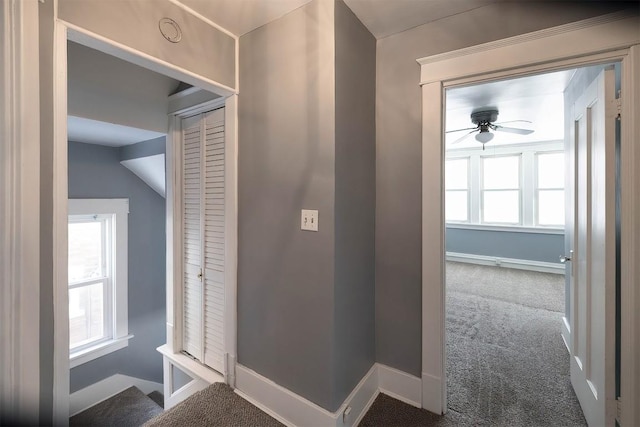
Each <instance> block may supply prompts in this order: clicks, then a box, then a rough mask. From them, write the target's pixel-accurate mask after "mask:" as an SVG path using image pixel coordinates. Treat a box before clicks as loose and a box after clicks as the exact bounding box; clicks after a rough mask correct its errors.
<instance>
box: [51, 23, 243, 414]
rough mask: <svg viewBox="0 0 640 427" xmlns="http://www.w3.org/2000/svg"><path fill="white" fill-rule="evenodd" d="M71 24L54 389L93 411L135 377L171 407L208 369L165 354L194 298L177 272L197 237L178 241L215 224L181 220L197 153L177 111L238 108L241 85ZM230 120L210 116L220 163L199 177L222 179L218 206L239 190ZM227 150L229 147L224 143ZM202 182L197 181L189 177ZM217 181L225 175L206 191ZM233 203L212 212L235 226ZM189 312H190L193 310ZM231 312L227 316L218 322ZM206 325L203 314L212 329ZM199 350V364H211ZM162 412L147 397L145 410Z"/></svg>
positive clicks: (226, 241)
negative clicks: (155, 58) (232, 88)
mask: <svg viewBox="0 0 640 427" xmlns="http://www.w3.org/2000/svg"><path fill="white" fill-rule="evenodd" d="M63 33H64V43H63V41H62V37H61V39H60V40H59V41H60V43H59V46H58V47H59V48H60V50H59V52H60V53H59V57H60V63H61V64H62V63H64V64H65V67H64V68H63V71H64V72H61V73H60V74H61V75H65V74H67V75H68V78H67V79H66V81H64V84H63V82H57V85H58V86H57V87H58V88H59V89H60V99H59V101H58V104H59V105H58V108H59V110H58V111H59V112H60V114H59V115H60V118H59V119H58V120H59V125H60V129H64V136H65V137H66V138H65V139H66V141H64V144H63V140H62V137H61V140H60V141H56V143H57V144H59V145H58V146H59V147H64V148H66V150H68V151H67V153H66V154H67V155H66V156H65V157H64V158H65V160H66V161H65V162H62V161H61V162H62V163H63V166H64V167H62V166H61V169H62V170H65V171H67V174H65V176H64V184H65V186H66V185H68V193H67V192H65V194H68V210H66V209H65V213H68V220H67V221H65V222H64V223H60V224H57V227H58V229H59V230H60V231H61V234H63V235H65V236H66V239H65V240H64V243H65V245H64V246H65V250H64V254H62V253H60V254H59V255H58V256H59V257H60V260H61V262H60V264H61V265H65V269H64V272H65V274H64V277H65V278H66V279H68V280H67V283H64V284H58V286H59V287H58V288H57V296H56V298H57V303H58V304H59V307H61V308H60V309H59V310H57V311H56V331H55V333H56V346H57V347H56V348H57V350H56V351H57V353H56V356H57V362H56V370H57V373H58V377H57V378H58V379H57V381H56V395H57V399H58V400H59V401H60V402H61V405H60V406H61V408H62V406H63V405H68V406H67V407H68V409H69V410H68V413H65V412H66V410H63V413H61V414H59V418H60V419H66V418H67V417H69V416H77V417H79V418H78V419H77V420H76V421H78V422H80V423H86V422H89V423H91V422H92V421H91V418H87V417H88V416H90V415H91V414H90V412H91V410H89V411H86V410H87V409H89V408H91V406H93V405H94V404H96V403H98V402H100V401H103V400H104V399H107V398H109V397H110V396H114V395H117V394H118V393H119V392H125V391H126V390H127V389H129V388H130V387H132V386H133V387H137V388H138V389H139V390H140V391H142V393H139V392H137V393H136V396H135V398H136V399H138V398H141V399H146V396H145V395H149V397H151V400H153V401H154V402H155V403H148V404H147V403H145V404H141V405H140V407H141V408H145V407H148V406H149V405H155V404H158V408H159V411H160V412H161V411H162V409H161V406H163V404H166V401H167V398H171V397H172V394H173V393H174V392H175V391H176V390H178V389H180V388H182V386H183V385H186V384H190V383H194V382H198V380H197V379H196V376H195V375H194V374H193V370H191V371H190V370H185V369H181V368H180V367H179V366H180V365H179V364H169V367H168V369H167V362H166V358H167V357H168V356H167V355H169V356H172V355H174V354H176V355H181V352H182V350H183V341H182V336H183V334H184V333H185V332H184V331H182V330H180V331H177V332H176V336H172V334H171V333H170V332H169V331H168V328H167V326H168V325H177V326H180V327H182V326H184V330H185V331H187V330H189V329H188V328H187V326H186V323H187V322H186V321H184V320H183V319H176V318H175V316H185V317H186V316H187V313H186V312H184V310H183V309H182V306H180V304H184V305H185V309H186V308H187V307H186V305H188V304H187V301H185V299H184V298H183V297H182V294H183V293H184V292H185V285H184V282H183V281H182V280H181V279H180V277H177V276H176V275H175V273H176V272H178V273H179V271H180V266H179V265H177V264H181V262H182V254H183V253H184V252H185V251H186V250H187V249H185V247H183V246H181V244H182V243H183V239H182V236H183V235H186V236H188V237H189V238H191V237H192V235H193V236H194V237H193V238H194V239H197V238H199V237H201V236H203V235H204V234H205V232H209V233H210V232H211V230H210V229H206V230H201V231H202V232H198V231H196V232H194V231H193V230H191V229H190V228H189V227H187V226H186V225H185V226H184V228H183V227H182V223H179V222H178V221H181V219H180V218H182V215H184V214H185V213H191V211H188V209H182V207H183V206H185V205H186V204H185V203H184V200H183V198H184V197H186V196H184V193H186V192H187V191H184V190H182V189H181V188H180V187H179V186H180V185H181V183H182V182H183V181H184V180H185V177H176V175H177V174H178V173H179V172H180V171H181V170H182V169H183V167H181V165H180V163H181V162H183V161H184V162H185V164H186V163H189V160H187V157H188V156H187V154H188V153H187V154H183V148H182V147H183V146H184V145H185V144H184V135H183V134H184V133H185V132H186V130H184V129H183V127H182V125H181V124H180V122H179V120H178V122H176V117H178V115H180V116H185V117H187V116H189V117H190V116H194V115H196V112H195V110H196V109H202V108H205V109H207V111H210V110H218V112H220V111H224V110H227V111H228V116H229V117H235V115H236V102H235V95H234V94H232V93H230V92H229V91H228V90H226V89H224V90H223V89H221V90H219V91H216V90H214V89H213V88H212V87H213V86H214V85H213V83H212V82H210V81H208V80H206V79H204V78H203V79H202V81H201V79H200V78H199V77H197V76H195V75H193V74H192V73H188V72H183V70H181V69H177V68H175V69H165V68H166V67H164V65H162V64H160V65H159V64H155V65H154V64H152V63H150V62H149V61H144V60H140V61H137V59H139V58H137V57H136V56H135V54H131V52H127V54H126V55H122V56H120V55H119V53H122V52H120V51H119V50H118V49H116V48H115V47H113V46H105V45H104V43H102V42H97V41H96V40H94V39H92V38H91V37H89V36H78V34H76V33H75V32H74V31H71V30H68V29H66V28H64V32H63ZM67 33H68V36H69V39H68V40H67ZM123 57H124V58H126V59H123ZM138 62H141V63H142V64H139V63H138ZM61 68H62V67H61ZM183 78H184V79H183ZM185 81H188V82H191V83H192V84H193V85H192V84H187V83H184V82H185ZM200 83H202V85H201V86H200ZM63 88H64V90H62V89H63ZM62 111H64V113H61V112H62ZM63 117H64V119H65V122H66V123H65V125H63V122H62V118H63ZM223 117H224V114H223ZM222 122H223V123H222V125H221V124H220V123H218V122H216V123H215V125H216V128H215V129H213V130H212V129H209V128H206V131H207V132H206V134H207V136H208V139H207V141H208V142H209V143H208V145H207V146H206V148H207V151H206V157H207V159H208V160H211V162H215V165H213V166H211V165H210V164H209V163H207V164H206V166H207V168H208V169H207V171H209V169H212V170H213V171H214V172H215V174H216V175H215V177H213V178H212V177H211V176H213V175H211V174H210V175H211V176H210V175H207V182H206V183H202V184H201V183H200V182H197V183H196V185H198V187H199V188H202V191H203V193H204V194H205V195H208V194H209V192H212V193H215V194H214V195H213V196H211V197H209V198H208V199H207V202H210V201H211V200H210V199H212V198H216V201H215V204H216V208H217V207H223V208H224V207H225V206H227V204H228V203H227V200H232V201H235V165H234V162H235V156H234V154H233V153H235V149H234V148H233V147H235V145H236V135H235V130H232V131H231V132H227V133H225V132H224V131H223V130H222V131H221V130H220V129H224V125H225V123H224V119H223V120H222ZM176 123H177V125H176ZM234 129H235V128H234ZM62 133H63V132H61V134H62ZM209 140H211V141H209ZM66 150H65V151H66ZM61 151H62V150H61ZM214 151H215V152H214ZM227 151H229V152H230V154H227V155H225V153H226V152H227ZM191 157H193V156H191ZM195 157H197V158H198V159H199V158H201V156H200V155H199V154H198V155H196V156H195ZM204 157H205V156H204V153H203V155H202V158H204ZM210 166H211V167H210ZM227 174H228V175H227ZM190 177H191V176H190ZM61 179H62V178H61ZM193 185H194V184H193V182H189V183H187V184H186V188H187V190H190V189H192V187H193ZM210 187H211V188H213V187H215V188H214V189H212V190H211V191H209V189H210ZM223 188H224V190H223ZM227 198H228V199H227ZM66 204H67V203H65V205H66ZM228 205H229V206H230V209H229V211H227V212H225V213H226V214H227V215H226V218H223V219H222V220H218V221H216V220H217V218H214V219H213V221H216V226H218V227H219V228H220V227H221V228H222V229H224V228H225V227H226V226H228V227H229V230H232V229H233V227H232V226H233V223H234V221H235V202H234V203H229V204H228ZM187 211H188V212H187ZM205 219H207V220H210V219H211V218H209V217H207V218H205ZM63 226H64V227H63ZM215 232H216V238H217V239H218V240H217V242H216V244H218V245H222V247H223V249H222V252H223V255H224V256H223V258H222V260H218V258H219V257H216V260H217V261H216V267H214V268H213V269H214V270H217V269H219V268H223V267H224V265H225V262H229V263H231V262H234V259H235V258H234V255H233V254H232V249H233V247H234V246H233V245H231V244H230V241H235V236H234V235H233V234H232V233H230V232H229V231H228V230H223V231H220V230H217V229H216V230H215ZM202 238H205V237H202ZM67 242H68V251H67V250H66V249H67V247H66V246H67V245H66V243H67ZM184 244H185V245H187V243H186V242H185V243H184ZM217 247H218V246H216V248H217ZM227 247H228V250H229V254H230V255H229V256H227V253H226V252H225V251H226V250H227ZM61 252H63V251H61ZM218 252H219V251H218ZM216 253H217V252H216ZM206 254H207V256H208V260H209V261H210V260H211V259H212V258H213V257H215V254H214V255H212V254H211V251H209V252H207V253H206ZM227 260H228V261H227ZM67 261H68V262H67ZM234 275H235V271H234V270H232V269H229V271H228V277H233V280H224V279H223V280H221V281H218V282H219V284H220V286H221V287H223V288H224V287H225V286H229V287H233V288H234V289H235V278H234V277H235V276H234ZM225 278H226V277H225ZM201 291H202V292H205V290H204V289H202V290H201ZM217 291H218V293H220V290H219V289H217ZM216 295H218V294H216ZM216 301H219V307H218V308H219V310H218V311H217V312H216V314H218V313H220V315H219V316H218V317H219V322H218V323H219V325H220V326H219V329H220V331H219V332H220V333H219V334H218V335H219V336H220V337H221V338H220V340H219V341H220V342H218V341H216V345H217V346H218V347H219V348H220V349H222V350H224V351H228V352H229V354H235V321H234V319H233V318H232V317H231V316H230V315H229V313H231V311H229V307H231V306H233V304H235V300H234V297H233V294H232V295H229V296H228V297H226V298H224V297H221V298H218V297H217V296H216ZM225 304H229V307H227V306H225ZM193 317H194V316H193V313H191V316H190V317H189V319H190V320H192V319H193ZM200 318H201V322H202V323H203V324H204V323H207V324H210V323H211V320H210V317H206V319H205V316H204V314H203V315H201V316H200ZM216 320H218V318H216ZM222 322H224V324H223V323H222ZM192 323H193V322H192ZM222 325H224V327H225V328H227V329H225V330H224V331H221V329H222V327H223V326H222ZM62 329H65V331H64V332H63V330H62ZM216 331H218V330H216ZM171 332H173V330H172V331H171ZM208 332H210V331H209V330H208V329H206V327H204V326H203V327H202V328H201V333H202V335H203V339H205V338H204V334H205V333H208ZM216 339H217V338H216ZM65 347H66V349H67V351H66V352H65ZM160 347H162V348H163V351H162V352H159V348H160ZM184 358H187V356H184ZM190 361H191V363H193V364H196V365H198V367H204V364H206V362H205V361H202V363H200V362H196V361H192V360H191V359H190ZM220 365H221V364H220ZM216 369H220V368H219V367H218V366H216ZM205 370H206V369H205ZM211 372H213V371H211ZM201 377H202V376H200V377H199V378H201ZM215 377H216V379H217V381H225V379H226V373H225V372H222V371H221V372H217V373H215ZM167 385H169V387H168V388H167ZM128 393H129V394H131V393H130V392H128ZM162 393H164V398H163V396H162ZM129 397H131V396H129ZM114 399H115V400H114V401H115V404H117V397H116V398H114ZM151 400H150V401H149V402H151ZM103 404H104V402H103V403H101V405H103ZM156 412H157V411H156ZM154 413H155V412H154V411H148V412H146V413H145V414H146V415H145V416H150V415H153V414H154ZM83 414H85V415H86V416H85V415H83ZM133 415H135V414H133Z"/></svg>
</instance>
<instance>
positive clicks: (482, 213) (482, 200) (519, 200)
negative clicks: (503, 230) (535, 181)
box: [480, 188, 523, 225]
mask: <svg viewBox="0 0 640 427" xmlns="http://www.w3.org/2000/svg"><path fill="white" fill-rule="evenodd" d="M505 192H509V193H513V192H517V207H518V220H517V221H489V220H487V219H486V218H485V208H486V206H485V194H487V193H505ZM480 195H481V197H480V223H481V224H489V225H496V224H505V225H522V213H523V212H522V211H523V209H522V191H521V190H520V189H518V188H513V189H511V188H509V189H506V188H505V189H499V190H481V191H480Z"/></svg>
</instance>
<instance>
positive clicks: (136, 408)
mask: <svg viewBox="0 0 640 427" xmlns="http://www.w3.org/2000/svg"><path fill="white" fill-rule="evenodd" d="M162 400H163V398H162V394H160V393H158V392H153V393H151V396H147V395H145V394H144V393H143V392H141V391H140V389H138V388H137V387H129V388H128V389H126V390H124V391H122V392H120V393H118V394H116V395H115V396H112V397H110V398H108V399H107V400H104V401H102V402H100V403H98V404H96V405H94V406H92V407H91V408H89V409H86V410H84V411H82V412H80V413H79V414H77V415H74V416H73V417H71V418H69V425H70V426H71V427H74V426H92V427H113V426H120V427H125V426H127V427H129V426H130V427H134V426H141V425H143V424H144V423H145V422H147V421H149V420H150V419H152V418H153V417H155V416H157V415H159V414H161V413H162V412H163V409H162V406H161V405H160V404H158V403H156V401H159V402H162Z"/></svg>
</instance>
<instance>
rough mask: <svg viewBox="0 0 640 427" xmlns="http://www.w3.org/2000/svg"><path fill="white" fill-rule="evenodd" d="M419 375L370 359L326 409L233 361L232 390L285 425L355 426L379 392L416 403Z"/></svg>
mask: <svg viewBox="0 0 640 427" xmlns="http://www.w3.org/2000/svg"><path fill="white" fill-rule="evenodd" d="M420 384H421V381H420V378H418V377H414V376H412V375H409V374H407V373H405V372H402V371H399V370H397V369H393V368H390V367H388V366H385V365H381V364H379V363H374V364H373V366H371V369H369V371H368V372H367V374H366V375H365V376H364V377H363V378H362V379H361V380H360V382H359V383H358V385H356V387H355V388H354V389H353V391H352V392H351V393H350V394H349V396H348V397H347V398H346V399H345V401H344V403H343V404H342V405H340V407H339V408H338V409H337V410H336V411H335V412H330V411H328V410H326V409H324V408H321V407H320V406H318V405H316V404H315V403H313V402H311V401H309V400H307V399H305V398H304V397H301V396H299V395H297V394H296V393H293V392H292V391H290V390H288V389H286V388H284V387H282V386H280V385H278V384H276V383H275V382H273V381H271V380H270V379H268V378H265V377H263V376H262V375H260V374H258V373H257V372H255V371H253V370H251V369H249V368H247V367H245V366H242V365H236V385H237V389H236V393H237V394H238V395H240V396H241V397H243V398H244V399H246V400H248V401H249V402H251V403H252V404H253V405H255V406H257V407H258V408H260V409H262V410H263V411H265V412H266V413H267V414H269V415H271V416H272V417H274V418H275V419H277V420H278V421H280V422H281V423H283V424H285V425H287V426H303V425H313V426H332V427H333V426H336V427H344V426H350V427H352V426H357V425H358V424H359V423H360V422H361V421H362V418H363V417H364V415H365V414H366V413H367V411H368V410H369V408H370V407H371V405H372V404H373V402H374V401H375V399H376V397H377V396H378V394H379V393H381V392H382V393H385V394H388V395H389V396H391V397H394V398H396V399H398V400H401V401H403V402H406V403H408V404H410V405H412V406H416V407H418V408H419V407H420V402H421V400H422V397H421V385H420Z"/></svg>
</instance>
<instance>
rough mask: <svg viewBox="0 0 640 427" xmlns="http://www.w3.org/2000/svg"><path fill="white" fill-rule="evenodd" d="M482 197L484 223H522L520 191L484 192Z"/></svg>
mask: <svg viewBox="0 0 640 427" xmlns="http://www.w3.org/2000/svg"><path fill="white" fill-rule="evenodd" d="M482 197H483V200H482V206H483V211H482V212H483V213H482V215H483V218H482V219H483V221H484V222H490V223H507V224H519V223H520V192H519V191H517V190H515V191H484V192H483V194H482Z"/></svg>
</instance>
